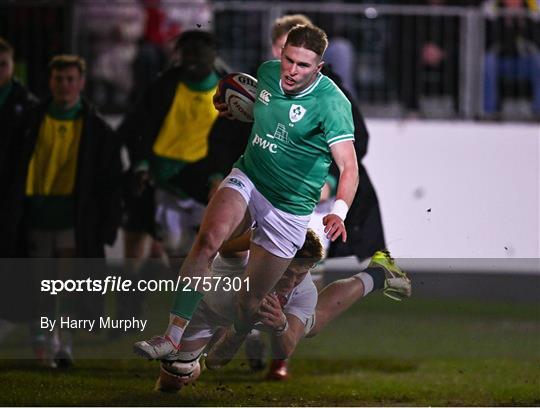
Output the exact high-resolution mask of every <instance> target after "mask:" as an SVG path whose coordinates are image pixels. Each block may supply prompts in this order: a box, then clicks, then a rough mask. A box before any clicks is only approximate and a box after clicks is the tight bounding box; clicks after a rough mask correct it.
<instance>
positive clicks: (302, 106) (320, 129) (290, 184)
mask: <svg viewBox="0 0 540 408" xmlns="http://www.w3.org/2000/svg"><path fill="white" fill-rule="evenodd" d="M280 72H281V67H280V62H279V61H268V62H265V63H264V64H262V65H261V66H260V68H259V70H258V72H257V79H258V85H257V95H258V97H257V101H256V103H255V107H254V115H255V122H254V124H253V129H252V131H251V136H250V138H249V142H248V146H247V148H246V151H245V152H244V154H243V155H242V157H240V159H238V161H237V162H236V163H235V165H234V167H237V168H239V169H240V170H242V171H243V172H244V173H245V174H247V175H248V177H249V178H250V179H251V181H253V183H254V184H255V186H256V187H257V190H259V191H260V192H261V194H263V195H264V196H265V197H266V198H267V199H268V201H270V202H271V203H272V205H273V206H274V207H276V208H279V209H280V210H282V211H285V212H287V213H290V214H295V215H308V214H311V213H312V212H313V208H314V207H315V205H316V204H317V202H318V201H319V197H320V191H321V188H322V186H323V185H324V182H325V179H326V176H327V175H328V168H329V166H330V163H331V162H332V155H331V152H330V146H332V145H333V144H335V143H338V142H342V141H346V140H354V124H353V119H352V112H351V104H350V102H349V101H348V99H347V98H346V97H345V95H344V94H343V93H342V92H341V90H340V89H339V88H338V87H337V86H336V84H335V83H334V82H333V81H332V80H331V79H330V78H328V77H326V76H324V75H322V74H321V73H319V74H318V76H317V78H316V80H315V82H313V84H312V85H310V86H309V87H308V88H307V89H305V90H304V91H303V92H301V93H299V94H294V95H288V94H286V93H285V92H283V89H282V88H281V83H280Z"/></svg>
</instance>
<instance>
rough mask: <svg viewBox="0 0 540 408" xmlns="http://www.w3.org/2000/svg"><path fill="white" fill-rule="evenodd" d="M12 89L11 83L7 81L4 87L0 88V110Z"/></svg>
mask: <svg viewBox="0 0 540 408" xmlns="http://www.w3.org/2000/svg"><path fill="white" fill-rule="evenodd" d="M12 88H13V81H11V80H10V81H9V82H8V83H7V84H6V85H4V86H3V87H1V88H0V108H2V107H3V106H4V103H5V102H6V100H7V98H8V96H9V93H10V92H11V89H12Z"/></svg>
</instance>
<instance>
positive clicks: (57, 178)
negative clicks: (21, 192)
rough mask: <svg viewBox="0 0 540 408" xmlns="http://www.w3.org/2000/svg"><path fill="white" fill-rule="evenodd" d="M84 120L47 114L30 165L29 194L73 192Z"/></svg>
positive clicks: (27, 190) (27, 182)
mask: <svg viewBox="0 0 540 408" xmlns="http://www.w3.org/2000/svg"><path fill="white" fill-rule="evenodd" d="M82 124H83V120H82V119H81V118H79V119H76V120H58V119H54V118H53V117H51V116H50V115H45V119H44V120H43V123H42V124H41V128H40V129H39V135H38V140H37V142H36V147H35V149H34V153H33V155H32V160H31V161H30V165H29V167H28V178H27V180H26V195H27V196H32V195H55V196H58V195H60V196H65V195H71V194H72V193H73V188H74V186H75V177H76V174H77V156H78V154H79V144H80V141H81V131H82Z"/></svg>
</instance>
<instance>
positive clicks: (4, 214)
mask: <svg viewBox="0 0 540 408" xmlns="http://www.w3.org/2000/svg"><path fill="white" fill-rule="evenodd" d="M13 57H14V50H13V48H12V46H11V45H10V44H9V43H8V42H7V41H6V40H5V39H3V38H0V129H1V132H0V183H1V185H0V191H4V192H5V191H6V189H7V188H8V185H9V182H10V181H11V180H13V177H14V170H15V168H16V162H15V160H14V159H15V157H16V156H15V148H16V142H17V136H18V135H19V134H20V128H21V126H22V123H23V115H24V113H25V112H26V111H27V110H28V109H29V108H31V107H32V106H35V104H36V103H37V99H36V97H35V96H34V95H32V94H31V93H30V92H29V91H28V90H27V89H26V88H25V87H24V86H23V85H22V84H21V83H20V82H19V81H18V80H17V79H16V78H14V77H13ZM8 199H9V196H8V195H7V194H3V195H2V198H0V231H1V233H0V257H2V258H4V257H5V258H8V257H15V256H16V255H17V253H16V252H17V239H16V237H17V225H14V224H13V223H11V222H10V221H11V220H10V219H11V214H9V212H8V211H7V207H6V206H7V201H8ZM8 226H10V227H11V229H8Z"/></svg>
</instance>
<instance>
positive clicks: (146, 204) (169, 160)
mask: <svg viewBox="0 0 540 408" xmlns="http://www.w3.org/2000/svg"><path fill="white" fill-rule="evenodd" d="M176 46H177V51H178V53H179V55H180V61H181V63H180V65H179V66H175V67H172V68H170V69H168V70H167V71H165V72H164V73H163V74H162V75H161V76H160V77H159V78H158V79H157V80H156V81H155V82H154V83H153V84H152V85H151V86H150V87H149V88H148V89H147V90H146V92H145V93H144V95H143V97H142V99H141V100H140V101H139V103H138V104H137V106H136V107H135V108H134V110H133V111H132V112H131V113H130V114H129V115H128V116H127V117H126V119H125V120H124V122H123V123H122V125H121V127H120V129H119V132H120V134H121V135H122V137H123V140H124V141H125V143H126V145H127V146H128V150H129V154H130V162H131V165H132V168H131V177H132V180H133V181H132V182H131V183H130V184H131V185H132V186H133V190H132V193H130V194H128V195H131V196H133V195H135V196H139V197H143V196H144V198H143V200H138V201H137V200H131V203H132V204H133V205H131V206H130V205H128V208H127V211H128V212H127V214H126V219H125V224H124V225H125V229H126V230H127V237H128V240H127V241H126V242H132V243H133V241H136V240H137V239H138V238H140V239H145V238H143V237H144V233H148V234H151V235H156V234H157V236H158V237H159V238H161V239H162V240H163V243H164V246H165V249H166V250H167V252H168V254H169V255H170V256H172V257H174V258H178V257H182V256H184V255H185V254H186V253H187V251H188V250H189V247H190V246H191V241H192V239H193V237H194V235H195V231H196V228H197V226H198V223H199V222H200V219H201V217H202V213H203V211H204V208H205V203H206V195H207V192H206V189H207V187H206V180H204V181H203V182H198V181H200V180H201V177H204V176H203V175H202V173H204V171H201V175H199V176H197V175H193V176H194V178H192V177H186V176H185V175H184V171H190V169H193V167H194V166H196V167H197V166H199V165H200V163H202V162H203V159H204V158H205V157H206V155H207V153H208V137H209V134H210V131H211V129H212V127H213V125H214V122H215V120H216V118H217V111H216V110H215V109H214V106H213V103H212V96H213V94H214V92H215V89H216V87H217V83H218V80H219V76H218V74H217V73H216V72H215V70H214V61H215V58H216V43H215V38H214V37H213V35H212V34H210V33H209V32H204V31H186V32H184V33H183V34H182V36H181V37H180V38H179V39H178V41H177V44H176ZM197 168H199V167H197ZM153 185H155V186H156V188H155V190H154V188H153ZM154 203H155V206H154ZM156 227H157V231H156ZM132 232H133V233H134V235H133V236H131V235H132ZM132 255H134V256H135V255H136V256H135V257H136V258H139V257H140V256H142V254H132Z"/></svg>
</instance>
